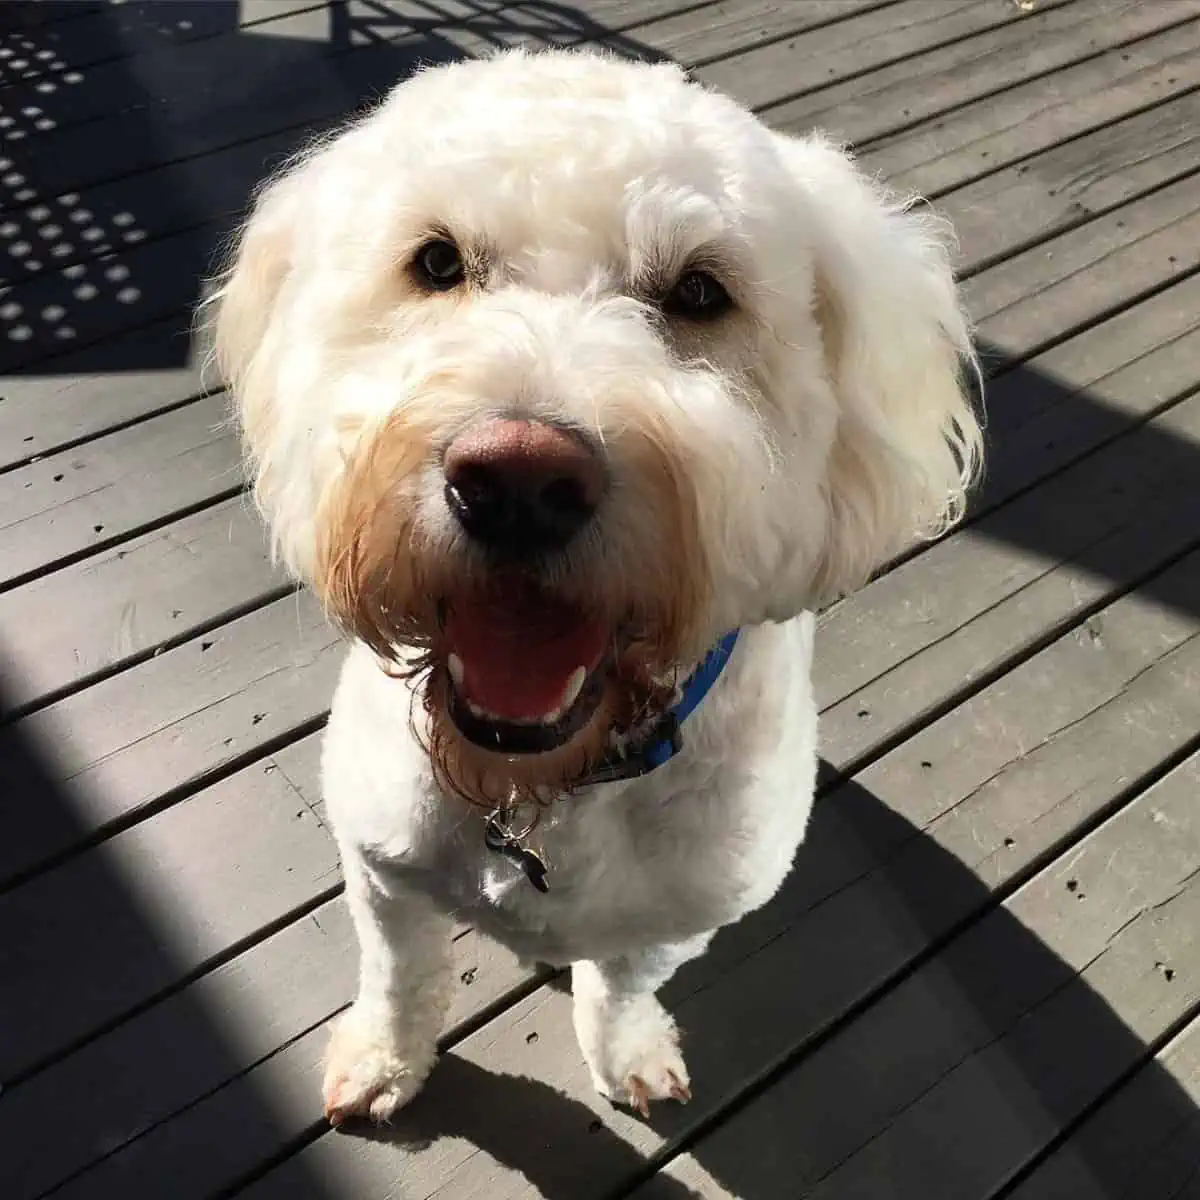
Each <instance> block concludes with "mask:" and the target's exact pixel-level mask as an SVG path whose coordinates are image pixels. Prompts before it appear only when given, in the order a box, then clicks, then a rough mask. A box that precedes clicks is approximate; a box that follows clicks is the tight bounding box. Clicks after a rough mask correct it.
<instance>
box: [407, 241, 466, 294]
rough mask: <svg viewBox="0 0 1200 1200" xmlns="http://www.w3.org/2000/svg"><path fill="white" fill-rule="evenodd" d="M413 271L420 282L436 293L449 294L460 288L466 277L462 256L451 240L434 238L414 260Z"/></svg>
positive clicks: (422, 248)
mask: <svg viewBox="0 0 1200 1200" xmlns="http://www.w3.org/2000/svg"><path fill="white" fill-rule="evenodd" d="M413 270H414V271H415V272H416V275H417V279H418V281H419V282H420V283H421V284H422V285H423V286H424V287H427V288H429V289H430V290H431V291H435V292H448V291H450V290H451V289H452V288H456V287H458V285H459V284H460V283H462V281H463V279H464V278H465V276H466V268H465V267H464V266H463V260H462V255H461V254H460V253H459V251H458V247H457V246H456V245H455V244H454V243H453V242H452V241H450V239H449V238H433V239H432V240H430V241H428V242H426V243H425V244H424V245H423V246H422V247H421V248H420V249H419V250H418V251H417V253H416V255H415V256H414V258H413Z"/></svg>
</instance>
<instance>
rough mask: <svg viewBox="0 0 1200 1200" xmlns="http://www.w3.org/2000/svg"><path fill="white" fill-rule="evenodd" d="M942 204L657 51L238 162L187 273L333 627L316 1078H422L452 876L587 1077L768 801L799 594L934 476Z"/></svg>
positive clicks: (888, 533) (425, 91) (763, 824)
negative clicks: (261, 171) (327, 1002)
mask: <svg viewBox="0 0 1200 1200" xmlns="http://www.w3.org/2000/svg"><path fill="white" fill-rule="evenodd" d="M945 232H946V231H945V230H944V229H943V228H942V227H941V225H940V224H939V223H938V222H937V221H936V220H935V219H934V218H933V217H932V216H930V215H929V214H928V213H927V212H916V211H912V210H910V209H909V208H908V206H906V205H902V204H899V203H897V202H896V201H895V200H894V199H892V198H890V197H888V196H886V195H885V194H884V193H883V192H882V190H881V189H880V188H879V187H878V186H876V185H875V184H874V183H872V182H871V181H869V180H867V179H866V178H864V177H863V176H862V175H861V174H860V173H859V172H858V171H857V170H856V168H855V167H854V166H853V165H852V163H851V161H850V160H849V159H848V158H847V157H846V156H845V154H843V153H842V152H841V151H840V150H839V149H837V148H836V147H834V146H832V145H830V144H828V143H826V142H825V141H822V140H819V139H817V138H807V139H792V138H788V137H784V136H782V135H779V134H776V133H773V132H771V131H770V130H768V129H767V128H766V127H765V126H764V125H763V124H762V123H760V122H759V121H758V120H757V119H756V118H755V117H753V116H752V115H751V114H749V113H748V112H746V111H745V110H744V109H742V108H740V107H739V106H738V105H737V104H735V103H734V102H733V101H731V100H729V99H727V98H725V97H723V96H720V95H716V94H713V93H712V92H710V91H707V90H705V89H703V88H702V87H700V86H698V85H696V84H693V83H690V82H688V81H687V80H686V79H685V77H684V75H683V73H682V72H681V71H679V70H678V69H676V68H674V67H672V66H660V65H654V66H649V65H640V64H632V63H626V62H621V61H619V60H616V59H613V58H610V57H606V56H600V55H596V54H589V53H568V52H551V53H545V54H532V55H531V54H527V53H509V54H503V55H499V56H497V57H495V58H492V59H489V60H487V61H475V62H467V63H461V64H456V65H452V66H444V67H438V68H436V69H430V70H426V71H423V72H421V73H420V74H418V75H417V76H415V77H414V78H412V79H411V80H409V81H407V82H405V83H403V84H402V85H400V86H399V87H397V88H396V89H395V90H394V91H393V92H392V93H391V95H390V96H389V97H388V98H387V99H386V101H385V102H384V103H383V104H381V105H380V106H379V107H378V108H377V109H376V110H375V111H374V112H372V113H370V114H369V115H367V116H366V117H365V118H363V119H361V120H358V121H356V122H355V123H354V124H352V125H351V126H350V127H349V128H347V129H345V130H344V131H342V132H340V133H339V134H338V135H337V136H335V137H332V138H329V139H327V140H325V141H324V142H323V143H322V144H320V145H318V146H316V147H314V148H312V149H311V150H310V151H308V152H307V153H306V154H305V155H304V156H303V157H301V158H300V159H299V160H297V161H296V162H294V163H292V164H291V165H290V166H289V167H288V168H287V169H286V170H285V171H284V172H282V173H281V174H280V175H279V176H278V177H277V178H276V179H275V180H274V181H273V182H271V183H270V185H269V186H268V187H267V188H266V189H265V191H263V192H262V194H261V195H260V196H259V198H258V202H257V204H256V206H255V208H254V211H253V215H252V216H251V217H250V219H249V221H248V223H247V225H246V227H245V229H244V231H243V233H242V236H241V238H240V240H239V243H238V245H237V248H236V252H235V254H234V256H233V258H232V261H231V265H230V268H229V270H228V271H227V273H226V274H225V275H224V277H223V279H222V281H221V284H220V287H219V290H218V292H217V294H216V295H215V297H214V299H215V304H214V305H213V312H214V313H215V335H216V350H217V356H218V362H219V364H220V367H221V369H222V372H223V374H224V376H225V378H226V379H227V380H228V382H229V384H230V387H231V389H232V391H233V394H234V395H235V397H236V401H237V409H238V413H239V415H240V419H241V425H242V429H243V432H244V438H245V442H246V446H247V451H248V457H249V462H250V468H251V471H252V473H253V477H254V480H255V486H256V494H257V498H258V501H259V503H260V505H261V507H262V509H263V511H264V513H265V514H266V517H267V519H268V521H269V523H270V525H271V528H272V531H273V534H274V540H275V544H276V546H277V548H278V551H279V553H280V554H281V555H282V557H283V559H284V560H285V561H286V563H287V564H288V566H289V567H290V569H291V570H292V571H293V572H294V573H295V575H296V576H297V577H298V578H300V579H302V580H304V581H306V582H307V583H308V584H310V585H311V586H312V588H313V589H314V590H315V592H316V594H317V595H318V596H319V597H320V598H321V599H322V600H323V602H324V603H325V605H326V606H327V608H328V610H329V612H330V613H331V614H332V616H333V617H334V618H335V619H336V620H337V621H338V622H339V623H340V624H341V625H342V626H343V627H344V628H345V629H346V630H347V631H348V633H349V634H350V635H352V637H353V645H352V647H351V649H350V653H349V657H348V660H347V662H346V665H345V669H344V673H343V675H342V679H341V683H340V685H339V687H338V690H337V694H336V697H335V700H334V705H333V714H332V717H331V719H330V723H329V729H328V734H327V737H326V742H325V754H324V788H325V795H326V798H327V801H328V811H329V815H330V819H331V821H332V823H333V827H334V830H335V832H336V836H337V840H338V844H339V847H340V850H341V854H342V859H343V864H344V869H345V875H346V889H347V898H348V901H349V904H350V909H351V912H352V914H353V917H354V923H355V928H356V930H357V935H358V939H359V942H360V951H361V971H360V979H359V990H358V997H357V1000H356V1001H355V1003H354V1005H353V1006H352V1007H351V1008H350V1009H349V1011H348V1012H347V1013H346V1014H345V1015H344V1016H343V1017H342V1018H341V1020H340V1021H339V1023H338V1025H337V1027H336V1030H335V1032H334V1035H333V1039H332V1042H331V1044H330V1048H329V1054H328V1064H327V1073H326V1077H325V1084H324V1100H325V1111H326V1114H327V1116H328V1117H329V1119H330V1120H331V1121H333V1122H335V1123H337V1122H339V1121H341V1120H343V1119H344V1118H346V1117H348V1116H350V1115H369V1116H370V1117H372V1118H375V1119H376V1120H386V1119H387V1118H389V1117H390V1116H391V1115H392V1113H393V1112H394V1111H395V1110H396V1109H397V1108H398V1107H400V1106H401V1105H403V1104H405V1103H406V1102H407V1101H408V1100H409V1099H410V1098H411V1097H412V1096H413V1095H414V1094H415V1093H416V1092H417V1091H418V1089H419V1088H420V1087H421V1085H422V1083H423V1081H424V1080H425V1078H426V1076H427V1074H428V1073H429V1071H430V1069H431V1067H432V1066H433V1063H434V1059H435V1042H436V1039H437V1037H438V1036H439V1033H440V1031H441V1028H442V1022H443V1019H444V1016H445V1013H446V1008H447V1002H448V999H449V996H450V993H451V987H452V983H453V980H452V977H451V971H450V930H451V921H452V916H458V917H460V918H466V919H468V920H470V921H471V922H473V923H474V924H475V925H476V926H478V927H479V928H480V929H482V930H484V931H486V932H488V933H490V934H492V935H494V936H495V937H496V938H498V939H500V940H501V941H502V942H504V943H505V944H507V945H508V946H510V947H511V948H512V949H513V950H514V951H515V952H516V953H517V954H518V955H520V956H522V957H523V958H526V959H529V960H536V961H541V962H546V963H552V964H571V965H572V969H573V985H574V1005H575V1021H576V1029H577V1031H578V1035H579V1042H580V1045H581V1047H582V1050H583V1054H584V1056H585V1058H586V1060H587V1063H588V1065H589V1067H590V1069H591V1071H592V1074H593V1076H594V1078H595V1082H596V1086H597V1087H598V1088H599V1089H600V1091H601V1092H603V1093H604V1094H605V1095H606V1096H608V1097H610V1098H612V1099H615V1100H617V1101H621V1102H625V1103H629V1104H632V1105H634V1106H636V1107H637V1108H639V1109H641V1110H642V1111H643V1112H644V1111H645V1110H646V1108H647V1103H648V1101H649V1100H651V1099H658V1098H665V1097H674V1098H676V1099H679V1100H686V1099H687V1098H688V1096H689V1091H688V1088H689V1079H688V1072H687V1069H686V1067H685V1066H684V1061H683V1058H682V1057H681V1054H680V1050H679V1046H678V1038H677V1034H676V1029H675V1026H674V1024H673V1022H672V1019H671V1017H670V1016H669V1015H668V1014H667V1013H666V1012H665V1011H664V1010H663V1008H662V1007H661V1005H660V1004H659V1002H658V1000H657V999H656V997H655V992H656V990H657V989H658V988H659V987H660V986H661V985H662V984H663V982H664V981H665V980H666V979H668V977H670V975H671V974H672V973H673V972H674V971H675V970H676V968H678V967H679V965H680V964H681V963H683V962H684V961H686V960H687V959H689V958H691V957H693V956H695V955H697V954H699V953H701V951H702V950H703V949H704V947H705V946H706V944H707V942H708V940H709V938H710V937H711V935H712V933H713V931H714V930H716V929H718V928H720V927H721V926H724V925H726V924H728V923H730V922H733V921H736V920H737V919H738V918H739V917H741V916H742V915H743V914H745V913H747V912H749V911H750V910H752V909H754V908H756V907H758V906H760V905H762V904H763V903H764V902H765V901H767V900H768V899H769V898H770V897H771V896H772V894H773V893H774V892H775V891H776V889H777V888H778V887H779V885H780V883H781V882H782V880H783V878H784V876H785V875H786V873H787V871H788V870H789V867H790V865H791V863H792V860H793V857H794V854H795V851H796V849H797V847H798V845H799V844H800V842H801V839H802V838H803V835H804V830H805V824H806V821H807V819H808V814H809V809H810V807H811V803H812V791H813V784H814V778H815V764H816V754H815V750H816V714H815V708H814V703H813V697H812V692H811V686H810V682H809V670H810V663H811V655H812V638H813V617H812V615H811V613H812V610H813V609H814V608H815V607H816V606H818V605H819V604H821V603H822V602H824V601H825V600H827V599H829V598H830V597H833V596H836V595H838V594H839V593H841V592H844V591H845V590H847V589H850V588H852V587H854V586H856V585H858V584H860V583H861V582H863V581H864V580H865V579H866V578H867V577H868V576H869V575H870V573H871V572H872V570H873V569H875V568H876V567H878V565H879V564H880V563H881V562H883V561H885V560H886V559H887V558H888V557H889V556H890V555H893V554H894V553H895V552H896V551H898V550H899V549H900V548H902V547H903V546H905V545H907V544H909V543H911V541H912V539H913V538H914V537H916V536H920V535H929V534H936V533H937V532H940V531H941V530H943V529H944V528H945V527H946V526H947V525H948V524H949V523H950V522H951V521H953V520H954V519H955V518H956V516H957V515H958V514H959V513H960V511H961V508H962V505H963V501H964V496H965V492H966V489H967V487H968V486H969V484H970V483H971V481H972V478H973V476H974V474H975V472H976V469H977V466H978V462H979V455H980V440H981V439H980V432H979V427H978V425H977V423H976V419H975V416H974V414H973V411H972V406H971V403H970V401H969V399H968V387H967V383H968V382H969V376H968V375H967V373H966V372H964V367H966V366H969V365H970V364H972V363H973V361H974V360H973V358H972V356H971V350H970V342H969V336H968V330H967V327H966V324H965V322H964V319H963V315H962V312H961V310H960V307H959V304H958V300H957V297H956V292H955V288H954V283H953V280H952V276H951V272H950V269H949V265H948V253H947V248H946V245H945V237H944V234H945Z"/></svg>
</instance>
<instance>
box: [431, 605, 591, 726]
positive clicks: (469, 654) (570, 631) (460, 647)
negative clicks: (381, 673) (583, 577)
mask: <svg viewBox="0 0 1200 1200" xmlns="http://www.w3.org/2000/svg"><path fill="white" fill-rule="evenodd" d="M445 634H446V641H447V643H448V649H449V651H450V653H451V654H454V655H457V657H458V659H459V661H460V662H461V663H462V672H461V675H462V678H461V680H459V681H457V682H456V686H457V689H458V692H459V695H460V696H462V698H463V699H465V700H468V701H470V702H471V703H472V704H474V705H475V706H476V707H477V708H480V709H484V710H485V711H487V712H488V713H490V714H491V715H493V716H496V717H500V718H502V719H503V720H506V721H537V720H540V719H541V718H543V717H545V716H547V715H548V714H550V713H553V712H555V711H556V710H557V709H559V708H561V707H562V705H563V697H564V693H565V692H566V690H567V686H568V684H572V685H573V686H574V690H575V692H576V694H578V684H579V681H580V678H582V677H581V676H579V675H577V672H578V670H579V668H581V667H582V668H583V671H584V673H585V676H586V675H587V674H590V673H591V672H592V671H594V670H595V668H596V667H597V666H598V665H599V663H600V659H601V658H602V657H603V655H604V650H605V647H606V644H607V640H608V629H607V627H606V626H605V625H604V624H603V622H601V621H599V620H597V619H595V618H593V617H589V616H588V615H587V614H585V613H584V612H582V611H581V610H580V609H578V608H576V607H575V606H574V605H571V604H567V603H565V602H564V601H562V600H556V599H554V598H553V597H551V596H547V595H546V594H545V593H544V592H539V591H537V590H535V589H533V588H530V587H523V586H521V585H519V584H517V585H508V586H504V587H496V588H493V589H491V590H490V591H488V592H485V593H483V594H479V595H474V596H470V597H463V598H460V599H456V600H454V602H453V604H452V605H451V607H450V609H449V611H448V612H447V615H446V622H445ZM570 698H571V699H574V697H573V696H572V697H570Z"/></svg>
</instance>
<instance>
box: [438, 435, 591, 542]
mask: <svg viewBox="0 0 1200 1200" xmlns="http://www.w3.org/2000/svg"><path fill="white" fill-rule="evenodd" d="M442 470H443V474H444V475H445V478H446V488H445V491H446V503H447V504H448V505H449V506H450V511H451V512H452V513H453V514H454V516H455V518H456V519H457V520H458V523H459V524H460V525H461V526H462V528H463V529H464V530H465V531H466V533H467V534H468V535H469V536H470V537H472V538H474V539H475V540H477V541H479V542H481V543H483V544H485V545H486V546H488V548H489V549H491V550H494V551H497V552H499V553H501V554H504V555H505V556H507V557H513V558H521V557H528V556H532V555H537V554H545V553H547V552H551V551H554V550H560V549H562V547H563V546H565V545H566V544H567V542H568V541H570V539H571V538H572V537H573V536H574V535H575V534H576V533H578V532H579V530H580V529H582V528H583V526H584V525H586V524H587V523H588V522H589V521H590V520H591V519H592V517H593V516H594V515H595V513H596V509H597V508H598V507H599V504H600V501H601V500H602V499H603V497H604V491H605V487H606V483H607V479H606V475H605V470H604V465H603V463H601V462H600V460H599V459H598V458H597V456H596V455H595V453H593V451H592V450H591V448H590V447H589V446H588V445H587V444H586V443H585V442H584V441H583V439H582V438H580V437H578V436H576V435H575V434H573V433H571V432H569V431H567V430H564V429H559V428H556V427H555V426H553V425H547V424H545V423H544V422H541V421H524V420H491V421H486V422H484V423H483V424H480V425H476V426H474V427H473V428H471V429H468V430H466V431H465V432H464V433H461V434H460V435H459V436H458V437H457V438H455V439H454V441H453V442H452V443H451V444H450V446H449V448H448V449H447V450H446V457H445V459H444V461H443V465H442Z"/></svg>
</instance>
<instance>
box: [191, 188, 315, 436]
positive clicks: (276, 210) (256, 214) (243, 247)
mask: <svg viewBox="0 0 1200 1200" xmlns="http://www.w3.org/2000/svg"><path fill="white" fill-rule="evenodd" d="M300 200H301V189H300V180H299V178H298V175H297V174H296V173H293V172H288V173H284V174H280V175H279V176H277V177H276V178H275V179H273V180H272V181H270V182H269V183H268V184H267V185H266V186H265V187H264V188H263V189H262V190H261V191H260V192H259V193H258V196H257V197H256V199H255V201H254V203H253V205H252V206H251V209H250V214H249V216H248V217H247V218H246V220H245V221H244V222H243V224H242V226H241V228H240V229H239V230H238V232H237V234H236V236H235V238H234V239H233V241H232V244H231V246H230V249H229V252H228V254H227V257H226V261H225V264H224V267H223V269H222V271H221V273H220V275H219V276H218V278H217V280H216V282H215V287H214V289H213V291H212V293H211V294H210V295H209V297H208V298H207V299H206V301H205V303H204V307H203V312H202V316H203V318H204V323H205V331H206V334H207V337H208V339H209V342H210V343H211V347H212V352H213V358H214V359H215V362H216V366H217V370H218V372H219V373H220V376H221V379H222V382H224V383H226V384H227V385H228V386H229V389H230V391H231V393H232V398H233V402H234V405H235V409H236V412H237V416H238V417H239V419H240V422H241V424H242V427H243V429H244V430H245V432H246V434H247V437H248V440H249V441H250V443H251V446H252V447H253V446H254V445H255V444H256V443H257V442H258V440H259V438H258V427H259V426H260V425H261V424H262V423H263V422H264V421H266V420H267V419H268V411H267V410H268V409H269V406H270V397H269V394H267V393H266V392H265V391H264V390H263V389H259V388H255V387H254V386H252V376H253V373H254V366H255V362H256V360H257V359H258V358H259V355H260V353H261V351H262V349H263V343H264V341H265V339H266V337H267V335H268V331H269V330H270V328H271V323H272V318H273V316H274V312H275V303H276V300H277V299H278V298H279V293H280V291H281V290H282V288H283V286H284V284H285V282H286V280H287V278H288V275H289V273H290V271H291V269H292V260H293V254H294V248H295V240H296V237H297V236H298V230H299V209H300Z"/></svg>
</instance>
